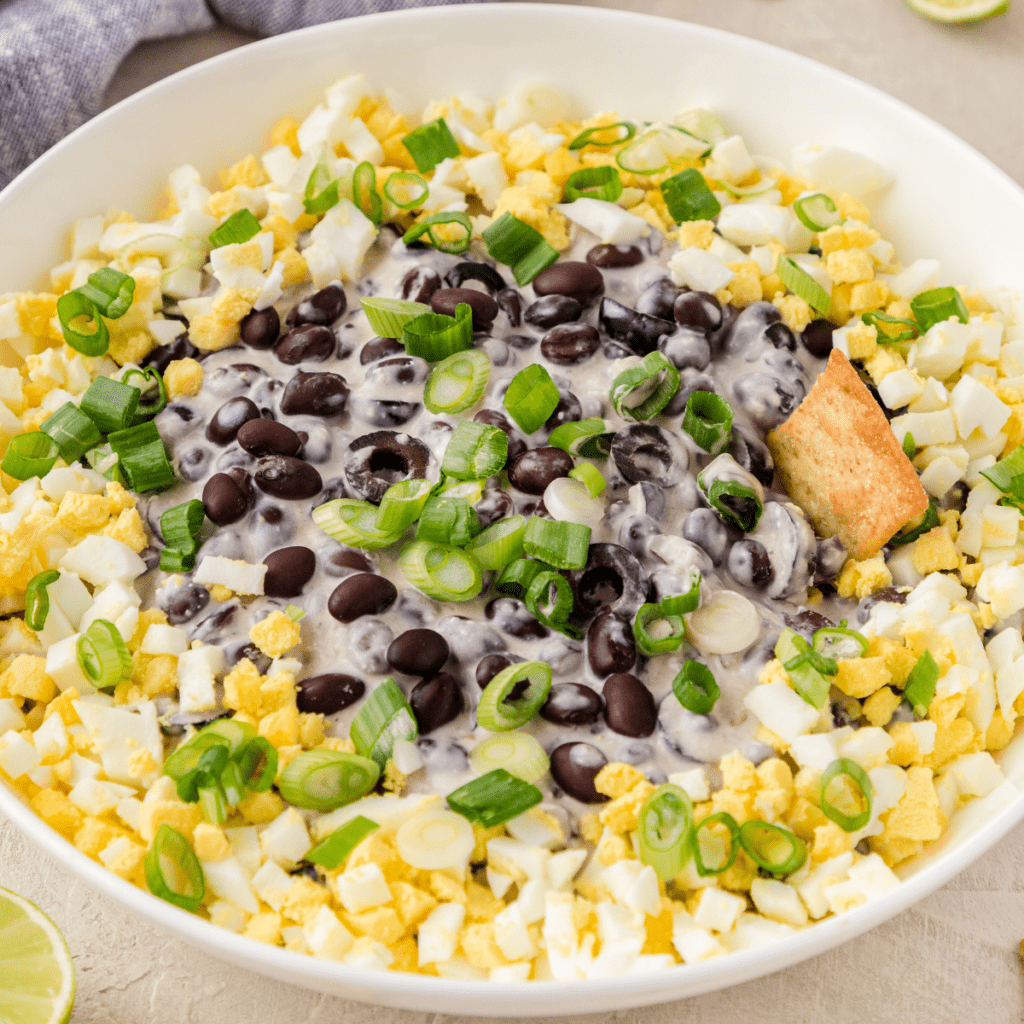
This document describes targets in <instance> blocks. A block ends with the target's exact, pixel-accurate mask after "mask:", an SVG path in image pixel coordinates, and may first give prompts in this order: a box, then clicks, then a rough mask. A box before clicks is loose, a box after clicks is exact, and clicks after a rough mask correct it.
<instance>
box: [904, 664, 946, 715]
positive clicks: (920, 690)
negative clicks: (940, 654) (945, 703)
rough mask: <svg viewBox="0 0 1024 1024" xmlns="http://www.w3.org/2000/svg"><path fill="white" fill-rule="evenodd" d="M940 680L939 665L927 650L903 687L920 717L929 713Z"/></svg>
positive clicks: (905, 696) (905, 694) (908, 700)
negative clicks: (936, 685)
mask: <svg viewBox="0 0 1024 1024" xmlns="http://www.w3.org/2000/svg"><path fill="white" fill-rule="evenodd" d="M938 681H939V666H938V665H937V664H936V663H935V659H934V658H933V657H932V655H931V652H930V651H925V652H924V654H922V655H921V657H920V658H918V659H917V663H916V664H915V665H914V667H913V668H912V669H911V670H910V675H909V676H907V685H906V686H905V687H904V688H903V697H904V699H905V700H906V701H907V703H908V704H910V706H911V707H912V708H913V709H914V714H915V715H916V716H917V717H918V718H924V716H925V715H927V714H928V708H929V707H931V703H932V700H933V699H934V697H935V684H936V683H937V682H938Z"/></svg>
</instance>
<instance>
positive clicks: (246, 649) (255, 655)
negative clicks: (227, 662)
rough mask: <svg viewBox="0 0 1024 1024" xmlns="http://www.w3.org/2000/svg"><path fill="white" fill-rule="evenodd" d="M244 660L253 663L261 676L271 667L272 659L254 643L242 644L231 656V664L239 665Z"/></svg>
mask: <svg viewBox="0 0 1024 1024" xmlns="http://www.w3.org/2000/svg"><path fill="white" fill-rule="evenodd" d="M243 658H246V659H248V660H249V661H251V662H252V663H253V664H254V665H255V666H256V670H257V671H258V672H259V674H260V675H265V674H266V671H267V669H268V668H270V665H271V659H270V658H268V657H267V655H265V654H264V653H263V652H262V651H261V650H260V649H259V648H258V647H257V646H256V645H255V644H254V643H253V642H252V641H249V643H245V644H242V645H241V646H240V647H238V648H237V649H236V650H235V652H234V653H233V654H232V655H231V664H232V665H237V664H238V662H240V661H241V660H242V659H243Z"/></svg>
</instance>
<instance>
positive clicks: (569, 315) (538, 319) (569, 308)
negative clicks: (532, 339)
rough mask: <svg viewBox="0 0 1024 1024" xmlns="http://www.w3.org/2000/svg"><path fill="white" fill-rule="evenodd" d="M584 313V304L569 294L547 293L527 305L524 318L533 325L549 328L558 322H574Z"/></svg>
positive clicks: (542, 328) (544, 328)
mask: <svg viewBox="0 0 1024 1024" xmlns="http://www.w3.org/2000/svg"><path fill="white" fill-rule="evenodd" d="M582 314H583V306H581V305H580V303H579V302H577V301H576V299H573V298H570V297H569V296H568V295H545V296H544V297H543V298H540V299H537V301H536V302H531V303H530V305H529V306H527V307H526V312H525V313H524V314H523V319H524V320H525V321H526V322H527V323H528V324H530V325H531V326H533V327H539V328H541V330H547V328H549V327H555V326H557V325H558V324H568V323H572V322H573V321H574V320H579V318H580V316H582Z"/></svg>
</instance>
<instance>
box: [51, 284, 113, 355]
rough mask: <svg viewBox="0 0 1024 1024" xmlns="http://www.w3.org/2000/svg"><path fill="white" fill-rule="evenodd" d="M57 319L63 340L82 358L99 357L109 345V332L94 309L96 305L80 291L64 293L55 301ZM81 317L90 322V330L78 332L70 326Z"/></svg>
mask: <svg viewBox="0 0 1024 1024" xmlns="http://www.w3.org/2000/svg"><path fill="white" fill-rule="evenodd" d="M57 317H58V319H59V320H60V328H61V331H62V332H63V334H64V340H65V341H66V342H67V343H68V344H69V345H70V346H71V347H72V348H73V349H74V350H75V351H76V352H81V353H82V355H83V356H101V355H103V353H104V352H106V351H107V348H108V346H109V345H110V332H109V331H108V330H107V325H106V324H105V323H104V322H103V319H102V317H101V316H100V311H99V310H98V309H97V308H96V303H95V302H91V301H90V300H89V299H87V298H86V297H85V296H84V295H83V294H82V293H81V292H80V291H77V290H76V291H71V292H65V293H64V294H63V295H62V296H61V297H60V298H59V299H58V300H57ZM81 317H87V318H88V319H89V320H91V321H92V330H89V331H85V330H83V331H80V330H78V328H77V327H73V326H72V325H73V324H74V322H75V321H76V320H79V319H80V318H81Z"/></svg>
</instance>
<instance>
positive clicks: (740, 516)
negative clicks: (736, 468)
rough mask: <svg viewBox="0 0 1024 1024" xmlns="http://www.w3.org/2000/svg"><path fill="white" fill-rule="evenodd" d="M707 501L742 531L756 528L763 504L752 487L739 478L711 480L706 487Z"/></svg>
mask: <svg viewBox="0 0 1024 1024" xmlns="http://www.w3.org/2000/svg"><path fill="white" fill-rule="evenodd" d="M707 495H708V503H709V504H710V505H711V507H712V508H713V509H714V510H715V511H716V512H717V513H718V514H719V515H720V516H721V517H722V518H723V519H725V520H726V521H727V522H730V523H732V524H733V525H734V526H737V527H739V529H741V530H742V531H743V532H744V533H750V531H751V530H754V529H756V528H757V524H758V521H759V520H760V518H761V513H762V512H763V511H764V506H763V505H762V504H761V499H760V498H759V497H758V496H757V492H756V491H755V490H754V488H753V487H749V486H748V485H747V484H744V483H741V482H740V481H739V480H723V479H722V478H721V477H719V478H717V479H716V480H713V481H712V483H711V487H710V488H708V492H707Z"/></svg>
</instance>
